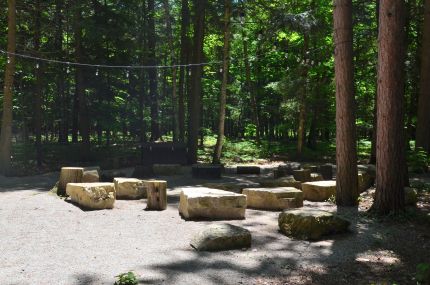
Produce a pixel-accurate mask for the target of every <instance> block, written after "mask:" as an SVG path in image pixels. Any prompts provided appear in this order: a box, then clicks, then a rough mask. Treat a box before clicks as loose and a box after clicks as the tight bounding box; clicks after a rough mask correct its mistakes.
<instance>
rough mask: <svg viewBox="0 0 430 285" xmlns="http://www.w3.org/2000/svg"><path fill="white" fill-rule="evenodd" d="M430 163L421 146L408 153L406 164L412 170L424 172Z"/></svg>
mask: <svg viewBox="0 0 430 285" xmlns="http://www.w3.org/2000/svg"><path fill="white" fill-rule="evenodd" d="M429 163H430V157H429V155H428V154H427V153H426V151H425V150H423V149H422V148H417V149H415V150H413V151H410V152H409V153H408V166H409V167H410V169H411V171H412V172H417V173H423V172H425V171H426V170H427V169H428V167H429Z"/></svg>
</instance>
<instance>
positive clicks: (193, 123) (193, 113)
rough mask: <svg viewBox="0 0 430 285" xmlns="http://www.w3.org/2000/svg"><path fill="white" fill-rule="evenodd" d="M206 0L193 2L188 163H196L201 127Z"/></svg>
mask: <svg viewBox="0 0 430 285" xmlns="http://www.w3.org/2000/svg"><path fill="white" fill-rule="evenodd" d="M206 3H207V0H194V46H193V60H192V64H196V65H194V66H193V67H192V68H191V94H190V96H189V97H188V108H189V123H188V128H189V131H188V151H189V162H190V163H196V162H197V149H198V135H199V131H200V125H201V105H202V76H203V66H202V65H200V63H202V62H203V41H204V36H205V12H206Z"/></svg>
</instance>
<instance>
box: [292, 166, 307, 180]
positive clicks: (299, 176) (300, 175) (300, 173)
mask: <svg viewBox="0 0 430 285" xmlns="http://www.w3.org/2000/svg"><path fill="white" fill-rule="evenodd" d="M293 176H294V179H296V180H297V181H300V182H308V181H311V170H310V169H299V170H293Z"/></svg>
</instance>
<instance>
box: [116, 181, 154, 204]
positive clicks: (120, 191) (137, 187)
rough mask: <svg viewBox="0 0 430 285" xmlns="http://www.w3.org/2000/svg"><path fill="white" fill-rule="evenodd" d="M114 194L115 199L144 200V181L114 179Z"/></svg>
mask: <svg viewBox="0 0 430 285" xmlns="http://www.w3.org/2000/svg"><path fill="white" fill-rule="evenodd" d="M113 182H114V184H115V193H116V198H117V199H142V198H146V186H145V183H144V181H142V180H140V179H136V178H118V177H117V178H114V180H113Z"/></svg>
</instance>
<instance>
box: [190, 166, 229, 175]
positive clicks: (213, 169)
mask: <svg viewBox="0 0 430 285" xmlns="http://www.w3.org/2000/svg"><path fill="white" fill-rule="evenodd" d="M191 169H192V175H193V178H198V179H220V178H221V172H222V170H223V165H221V164H215V165H214V164H194V165H193V166H192V167H191Z"/></svg>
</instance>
